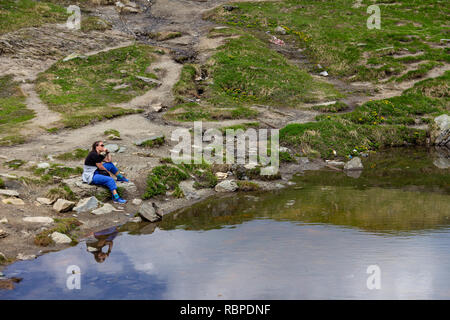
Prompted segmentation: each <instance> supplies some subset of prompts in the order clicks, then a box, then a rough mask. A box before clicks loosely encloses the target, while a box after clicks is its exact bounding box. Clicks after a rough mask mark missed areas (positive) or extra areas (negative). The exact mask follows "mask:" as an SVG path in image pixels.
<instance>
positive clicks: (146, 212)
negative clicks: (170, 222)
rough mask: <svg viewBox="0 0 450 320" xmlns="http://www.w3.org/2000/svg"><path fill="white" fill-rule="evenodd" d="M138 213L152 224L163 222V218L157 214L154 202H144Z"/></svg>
mask: <svg viewBox="0 0 450 320" xmlns="http://www.w3.org/2000/svg"><path fill="white" fill-rule="evenodd" d="M138 213H139V215H140V216H141V217H142V218H144V219H145V220H147V221H150V222H156V221H159V220H161V216H160V215H159V214H158V213H157V212H156V208H155V205H154V204H153V203H152V202H144V203H143V204H142V205H141V206H140V208H139V211H138Z"/></svg>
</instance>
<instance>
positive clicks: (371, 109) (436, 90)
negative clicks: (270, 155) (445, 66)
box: [280, 71, 450, 158]
mask: <svg viewBox="0 0 450 320" xmlns="http://www.w3.org/2000/svg"><path fill="white" fill-rule="evenodd" d="M449 80H450V71H447V72H446V73H445V74H444V75H443V76H441V77H438V78H435V79H427V80H423V81H421V82H419V83H417V84H416V85H415V86H414V87H413V88H411V89H409V90H406V91H405V92H404V93H403V94H402V95H401V96H398V97H393V98H390V99H385V100H379V101H369V102H367V103H365V104H363V105H362V106H360V107H358V108H356V109H355V110H354V111H353V112H350V113H345V114H337V115H320V116H318V117H317V120H319V121H318V122H313V123H306V124H290V125H287V126H286V127H284V128H283V129H282V130H281V131H280V141H281V142H282V143H285V144H287V145H290V146H292V147H294V148H299V149H300V151H302V152H304V153H306V154H311V155H312V154H315V155H320V156H322V157H326V158H332V157H333V150H335V151H336V152H337V156H339V157H345V156H347V155H349V154H352V155H357V154H358V153H359V152H365V151H367V150H377V149H379V148H383V147H387V146H402V145H408V144H419V145H420V144H424V143H425V141H426V136H427V133H426V131H425V130H419V129H414V128H409V127H406V126H405V125H406V124H414V123H415V122H419V121H420V122H425V123H428V122H432V118H433V117H435V116H437V115H439V114H443V113H447V114H450V81H449ZM354 149H356V150H357V152H353V150H354Z"/></svg>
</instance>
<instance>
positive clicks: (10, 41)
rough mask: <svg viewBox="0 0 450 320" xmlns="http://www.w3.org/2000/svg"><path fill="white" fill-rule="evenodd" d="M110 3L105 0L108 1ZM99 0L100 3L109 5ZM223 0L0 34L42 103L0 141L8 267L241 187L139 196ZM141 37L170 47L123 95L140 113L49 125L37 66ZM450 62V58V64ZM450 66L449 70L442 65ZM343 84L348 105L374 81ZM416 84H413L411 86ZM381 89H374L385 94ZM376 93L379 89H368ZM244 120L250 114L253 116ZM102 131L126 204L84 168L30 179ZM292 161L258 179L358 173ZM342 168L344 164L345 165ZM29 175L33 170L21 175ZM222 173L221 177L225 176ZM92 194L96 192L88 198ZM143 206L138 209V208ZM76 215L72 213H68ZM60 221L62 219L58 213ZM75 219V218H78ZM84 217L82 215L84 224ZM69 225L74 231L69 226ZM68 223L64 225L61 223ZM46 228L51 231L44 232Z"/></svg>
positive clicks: (106, 9)
mask: <svg viewBox="0 0 450 320" xmlns="http://www.w3.org/2000/svg"><path fill="white" fill-rule="evenodd" d="M106 2H107V1H106ZM106 2H105V3H103V4H106ZM226 2H227V1H224V0H209V1H203V0H197V1H187V0H181V1H176V2H174V1H169V0H155V1H140V0H139V1H136V3H135V4H134V3H132V2H124V5H123V7H120V8H119V10H118V9H117V8H116V6H114V5H100V6H92V7H88V8H84V14H89V15H92V16H97V17H100V18H102V19H104V20H106V21H108V22H110V23H111V24H112V25H113V28H112V30H106V31H91V32H89V33H85V32H82V31H73V30H68V29H67V28H65V27H64V25H44V26H41V27H33V28H26V29H21V30H18V31H15V32H11V33H8V34H6V35H3V36H1V37H0V52H1V53H2V54H0V74H1V75H3V74H7V73H8V74H9V73H12V74H14V76H15V80H18V81H21V82H22V85H21V89H22V90H23V92H24V93H25V95H26V96H27V106H28V107H29V108H31V109H33V110H34V111H35V112H36V117H35V118H34V119H32V120H31V122H30V123H29V124H27V125H26V126H25V127H24V128H23V130H22V131H21V133H22V134H24V135H25V136H26V137H27V142H26V143H24V144H21V145H16V146H11V147H0V157H1V159H0V160H1V161H0V178H1V179H2V181H3V182H4V185H3V186H0V189H1V190H0V197H1V202H0V252H1V253H0V259H1V260H0V262H2V266H4V265H7V264H9V263H12V262H14V261H16V260H24V259H34V258H36V256H38V255H40V254H44V253H45V252H48V251H54V250H60V249H63V248H66V247H68V246H70V245H72V244H73V243H74V242H73V241H80V240H82V239H83V238H85V237H87V236H89V235H90V234H91V233H92V232H93V231H97V230H101V229H103V228H106V227H110V226H112V225H118V224H124V223H127V222H130V223H139V222H140V221H142V220H149V221H151V222H155V221H157V220H158V219H160V218H161V216H163V215H164V214H167V213H169V212H172V211H174V210H176V209H178V208H182V207H185V206H188V205H191V204H192V203H194V202H197V201H200V200H202V199H205V198H206V197H209V196H211V195H214V194H218V193H219V194H220V193H221V192H234V191H237V190H238V186H237V185H236V184H235V183H234V182H232V181H234V180H236V172H235V170H231V169H230V168H228V169H229V170H215V171H216V172H215V173H216V175H217V176H218V177H219V181H221V182H220V183H219V184H218V186H216V188H215V189H200V190H196V189H194V188H193V187H192V183H193V180H188V181H184V182H183V183H181V184H180V188H181V189H182V191H183V193H184V195H185V197H184V198H175V197H174V196H173V194H172V193H168V194H166V195H162V196H158V197H156V198H155V199H152V201H151V202H150V201H142V200H140V198H141V196H142V194H143V192H144V191H145V188H146V177H147V174H148V172H149V171H150V170H151V169H152V168H153V167H155V166H157V165H159V164H160V160H161V159H163V158H167V157H170V149H171V148H173V146H174V145H175V142H172V141H170V139H169V137H170V136H171V132H172V131H173V130H174V129H176V128H179V127H186V128H190V127H192V123H173V122H169V121H168V120H165V119H164V117H163V115H164V113H165V110H166V107H169V106H172V105H173V99H174V97H173V95H172V91H171V90H172V87H173V85H174V84H175V83H176V81H177V80H178V79H179V76H180V72H181V69H182V64H180V63H178V62H179V61H180V60H182V61H196V62H198V63H203V62H204V61H206V60H207V59H208V57H210V55H211V54H212V53H213V52H214V49H215V48H217V47H218V46H220V45H221V44H222V43H223V41H224V39H225V38H222V37H216V38H208V37H207V36H206V35H207V33H208V31H209V30H210V29H211V28H212V27H214V24H213V23H212V22H209V21H205V20H203V19H201V17H202V14H203V13H204V12H205V11H207V10H210V9H212V8H214V7H216V6H219V5H223V4H224V3H226ZM180 31H181V32H182V36H181V37H176V38H173V39H166V40H158V39H157V38H155V39H151V40H149V39H148V36H146V35H148V33H149V32H152V33H159V34H165V33H170V32H180ZM136 40H137V41H144V42H145V43H149V44H151V45H154V46H157V47H159V48H161V49H162V50H164V51H165V52H167V53H168V54H167V55H163V56H161V58H160V59H159V61H157V62H156V64H155V65H153V68H154V69H155V68H158V69H159V70H162V71H160V74H159V75H160V79H161V85H160V86H158V87H157V88H155V89H152V90H150V91H148V92H147V93H146V94H144V95H143V96H140V97H137V98H135V99H133V100H132V101H130V102H129V103H126V104H121V105H120V106H121V107H124V108H134V107H140V108H142V109H144V110H145V112H144V113H142V114H133V115H127V116H123V117H119V118H114V119H110V120H106V121H101V122H97V123H95V124H92V125H88V126H85V127H82V128H79V129H74V130H61V131H59V132H58V133H57V134H53V133H49V132H48V131H47V130H45V129H46V128H48V127H49V126H50V125H51V124H52V123H54V122H55V121H58V120H59V119H60V115H59V114H58V113H55V112H53V111H50V110H49V109H48V108H47V106H46V105H45V104H44V103H42V101H41V100H40V99H39V97H38V95H37V94H36V92H35V91H34V86H33V85H32V82H33V81H34V80H35V79H36V77H37V75H38V74H39V73H40V72H42V71H45V70H46V69H48V68H49V67H50V66H51V65H52V64H54V63H55V62H56V61H58V60H59V59H61V58H63V57H65V56H67V55H69V54H71V53H74V52H78V53H81V54H84V55H91V54H95V53H98V52H100V51H103V50H110V49H112V48H117V47H121V46H127V45H129V44H130V43H132V42H133V41H136ZM445 68H447V66H446V67H445ZM443 71H445V70H444V69H442V70H439V72H441V73H442V72H443ZM329 81H330V82H331V83H334V84H335V85H337V86H338V87H339V86H341V87H342V88H344V89H345V90H346V91H347V92H350V94H349V95H348V98H347V102H348V103H349V105H356V104H359V103H362V102H364V101H367V100H368V99H369V97H368V96H367V94H366V93H367V92H368V91H370V87H369V86H368V85H367V84H364V83H356V84H353V87H351V86H349V85H346V84H344V83H340V82H339V80H337V79H334V80H333V79H330V80H329ZM413 84H414V83H413V82H411V83H409V85H410V86H412V85H413ZM403 89H404V88H390V87H388V86H387V85H386V88H384V87H381V91H380V90H379V91H378V93H377V95H378V96H379V97H383V95H385V96H391V95H395V94H399V92H401V91H402V90H403ZM378 96H377V98H379V97H378ZM372 98H373V97H372ZM255 108H259V110H258V111H259V112H260V115H259V118H258V121H260V122H261V123H263V124H265V126H266V127H267V128H281V127H283V126H284V125H286V124H288V123H293V122H294V123H304V122H308V121H312V120H313V119H314V117H315V115H317V112H315V111H312V110H298V109H278V110H273V109H271V108H267V107H264V106H255ZM242 122H245V121H243V120H226V121H222V122H203V127H204V129H207V128H220V127H223V126H227V125H235V124H239V123H242ZM247 122H248V121H247ZM439 126H440V131H439V132H438V134H437V135H438V136H439V137H440V138H439V139H440V140H439V141H441V144H443V145H445V144H449V142H448V141H449V130H450V129H449V120H448V116H447V118H445V119H444V118H442V119H441V121H439ZM111 128H114V129H115V130H117V131H119V132H120V140H115V138H114V137H111V138H108V137H107V136H105V135H103V132H104V131H106V130H108V129H111ZM155 135H164V136H165V137H166V140H165V143H164V144H163V145H162V146H160V147H157V148H143V147H140V146H137V145H136V142H137V141H139V140H142V139H149V138H151V137H153V136H155ZM100 139H104V141H105V142H106V143H107V144H109V145H110V148H112V149H117V150H116V152H113V153H112V154H113V162H115V163H116V164H117V166H118V167H119V169H120V170H121V171H122V172H123V173H124V174H125V175H126V176H127V177H128V178H129V179H130V180H131V182H132V183H128V184H120V186H121V187H123V189H124V190H125V191H124V192H125V197H126V198H127V199H128V203H127V204H125V205H117V204H112V202H111V201H110V200H106V199H103V201H104V202H101V201H100V199H97V197H98V194H99V193H101V191H102V190H101V189H99V188H95V187H89V186H87V185H85V184H82V183H81V178H80V175H79V174H74V175H73V176H71V177H66V178H61V177H58V176H55V177H53V180H54V181H53V182H54V183H50V184H46V185H45V186H42V185H36V184H35V183H33V182H32V181H30V180H29V179H33V178H36V177H35V175H34V174H33V170H34V168H35V167H34V166H38V168H39V167H42V169H43V170H44V172H48V171H45V170H48V169H49V168H48V167H49V166H51V165H52V164H56V163H64V166H67V167H72V168H74V167H77V166H79V167H81V166H82V162H83V160H82V159H81V160H80V159H77V160H65V161H61V160H55V157H56V156H57V155H60V154H62V153H65V152H72V151H74V150H75V149H77V148H81V149H89V148H90V145H91V144H92V142H93V141H96V140H100ZM15 159H21V160H23V161H24V162H25V163H24V164H23V165H21V166H19V167H17V168H12V167H10V166H8V165H6V163H7V162H8V161H11V160H15ZM296 160H297V161H296V162H295V163H284V164H282V166H281V169H280V173H281V175H280V177H279V178H278V179H275V180H273V181H263V180H259V179H255V180H254V182H255V183H257V184H258V185H259V186H260V188H261V189H263V190H270V189H274V188H283V187H285V186H287V185H288V184H289V179H290V177H291V175H292V174H294V173H295V172H301V171H303V170H317V169H320V168H323V167H328V168H330V169H332V170H346V172H347V173H348V174H354V170H356V171H358V170H360V169H361V168H362V164H361V161H360V159H359V158H354V159H353V160H351V161H349V163H343V162H328V163H327V162H325V161H323V160H320V159H317V160H308V158H303V157H296ZM344 166H345V168H344V169H342V167H344ZM23 177H25V178H29V179H28V180H27V179H23ZM222 180H224V181H225V182H224V181H222ZM61 183H63V184H64V185H67V186H69V187H70V189H71V190H72V191H73V192H74V193H75V195H76V197H77V198H78V199H77V200H73V201H72V200H69V199H65V200H62V199H61V200H58V197H57V196H56V197H54V199H51V197H50V196H49V193H48V192H49V190H50V189H52V188H54V187H55V186H58V185H61ZM92 197H96V198H92ZM137 213H140V214H139V215H137ZM68 218H75V219H76V220H68ZM61 221H63V222H61ZM73 221H78V222H79V223H78V222H77V223H76V224H77V225H73V223H72V222H73ZM60 223H66V224H67V225H65V226H69V229H67V228H66V229H64V228H63V229H64V230H60V229H61V226H60V225H59V224H60ZM80 223H81V224H80ZM67 230H69V231H67ZM59 231H67V232H59ZM46 232H47V233H46ZM43 233H44V234H45V235H46V236H47V237H48V238H51V239H52V241H51V242H50V244H49V245H47V246H42V245H38V244H42V243H40V242H39V241H36V239H37V238H39V235H41V234H43ZM65 234H67V235H69V236H70V237H68V236H67V235H65Z"/></svg>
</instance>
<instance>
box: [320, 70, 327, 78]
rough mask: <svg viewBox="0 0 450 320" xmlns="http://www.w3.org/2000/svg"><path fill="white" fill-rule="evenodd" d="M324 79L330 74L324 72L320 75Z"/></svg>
mask: <svg viewBox="0 0 450 320" xmlns="http://www.w3.org/2000/svg"><path fill="white" fill-rule="evenodd" d="M319 74H320V75H321V76H322V77H328V72H326V71H322V72H321V73H319Z"/></svg>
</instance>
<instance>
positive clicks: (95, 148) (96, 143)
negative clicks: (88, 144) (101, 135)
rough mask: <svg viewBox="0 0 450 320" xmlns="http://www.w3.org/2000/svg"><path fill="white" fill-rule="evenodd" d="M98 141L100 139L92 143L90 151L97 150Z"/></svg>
mask: <svg viewBox="0 0 450 320" xmlns="http://www.w3.org/2000/svg"><path fill="white" fill-rule="evenodd" d="M100 142H102V140H98V141H95V142H94V143H93V144H92V151H95V152H97V146H98V145H99V143H100Z"/></svg>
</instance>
